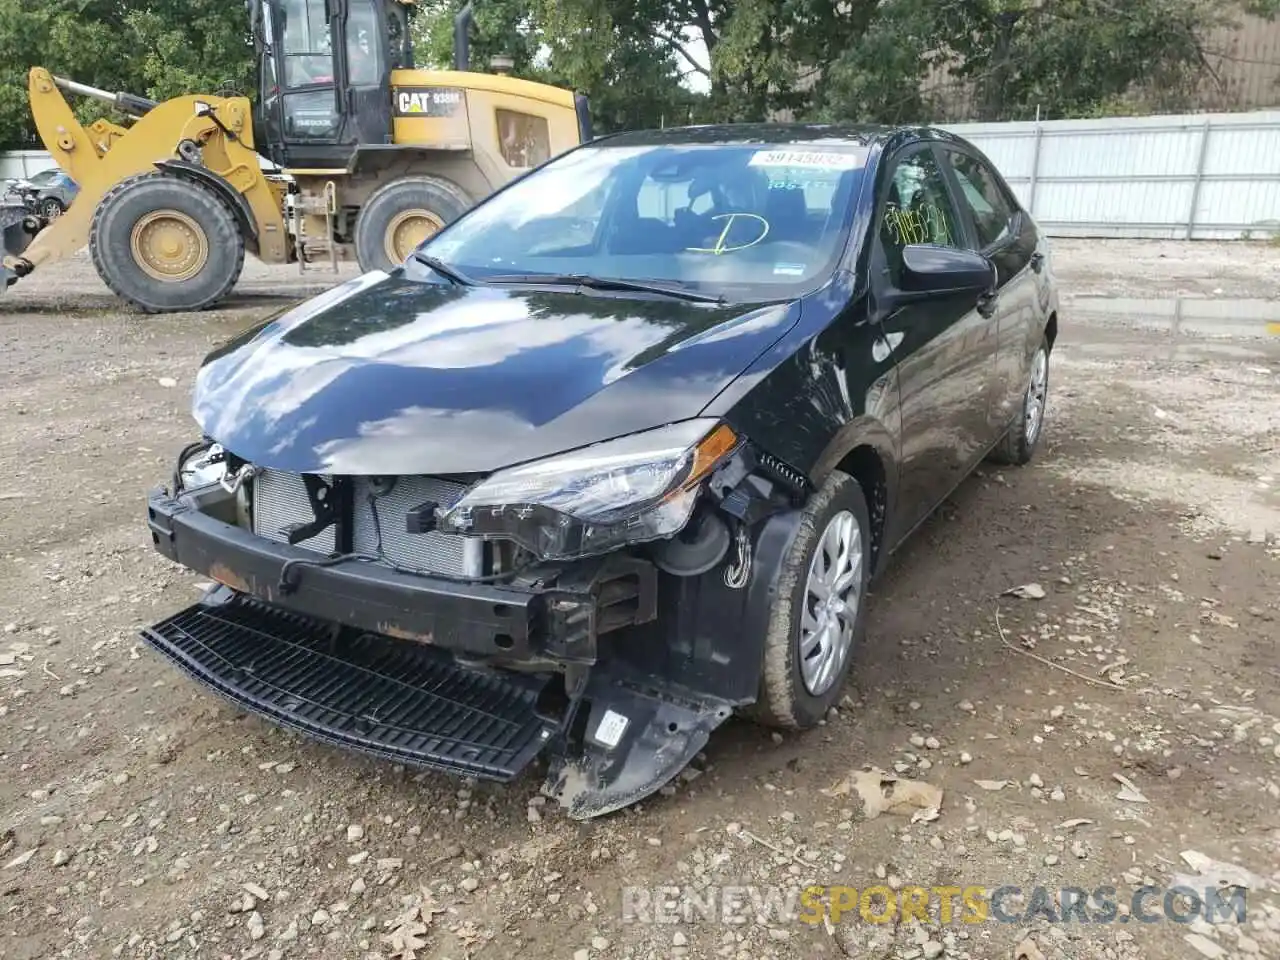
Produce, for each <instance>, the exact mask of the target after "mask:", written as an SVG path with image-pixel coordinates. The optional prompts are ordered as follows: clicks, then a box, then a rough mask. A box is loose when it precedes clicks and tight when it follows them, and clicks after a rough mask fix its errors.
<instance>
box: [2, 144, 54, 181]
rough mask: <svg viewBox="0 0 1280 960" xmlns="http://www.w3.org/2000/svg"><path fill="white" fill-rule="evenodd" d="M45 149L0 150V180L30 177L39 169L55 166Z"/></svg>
mask: <svg viewBox="0 0 1280 960" xmlns="http://www.w3.org/2000/svg"><path fill="white" fill-rule="evenodd" d="M56 166H57V164H56V163H55V162H54V160H53V157H51V156H49V153H48V151H46V150H9V151H6V152H0V180H7V179H9V178H10V177H15V178H16V177H30V176H33V175H35V174H37V173H39V172H40V171H41V170H47V169H49V168H50V167H56Z"/></svg>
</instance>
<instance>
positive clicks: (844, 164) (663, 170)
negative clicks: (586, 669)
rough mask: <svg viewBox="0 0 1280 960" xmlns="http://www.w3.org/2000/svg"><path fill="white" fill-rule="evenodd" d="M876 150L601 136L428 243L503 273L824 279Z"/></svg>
mask: <svg viewBox="0 0 1280 960" xmlns="http://www.w3.org/2000/svg"><path fill="white" fill-rule="evenodd" d="M866 156H867V149H866V148H865V147H862V146H858V145H853V144H846V143H838V144H830V143H823V142H818V143H805V144H798V145H797V144H715V145H694V146H689V145H680V146H671V145H658V146H608V145H603V144H602V145H600V146H590V147H586V148H583V149H579V150H575V151H573V152H572V153H569V154H567V155H565V156H564V157H562V158H560V159H558V160H554V161H552V162H551V163H549V164H547V165H546V166H544V167H542V168H541V169H539V170H537V171H535V172H533V173H531V174H529V175H528V176H526V177H524V178H523V179H521V180H519V181H517V182H516V183H514V184H512V185H511V186H510V187H509V188H508V189H506V190H505V191H503V192H502V193H499V194H496V195H494V196H492V197H490V198H489V199H488V200H487V201H485V202H483V203H481V204H480V205H478V206H476V207H474V208H472V210H471V211H469V212H468V213H466V214H465V215H463V216H462V217H460V218H459V219H458V220H456V221H454V222H453V223H452V224H451V225H450V226H449V227H448V228H446V229H445V230H443V231H441V232H440V233H438V234H436V235H435V236H433V237H431V238H430V239H429V240H427V241H426V242H425V243H424V244H423V245H422V246H421V247H420V248H419V250H420V251H421V252H422V253H424V254H427V255H430V256H432V257H435V258H437V259H439V260H441V261H443V262H444V263H446V264H448V265H449V266H451V267H454V268H456V269H457V270H459V271H461V272H462V273H464V274H466V275H467V276H469V277H472V278H474V279H476V280H478V281H480V282H484V280H485V279H486V278H487V277H494V276H498V275H502V274H588V275H591V276H595V277H607V278H613V279H626V280H651V281H652V280H657V281H666V282H673V283H677V284H681V285H688V286H689V287H691V288H695V289H701V290H704V291H707V292H714V293H717V294H727V295H730V296H734V295H739V296H747V297H750V296H753V295H763V296H766V297H772V296H791V295H795V294H796V293H797V292H799V291H801V290H804V289H809V288H812V287H813V286H814V285H815V281H817V280H819V279H821V278H824V277H825V276H826V275H827V274H828V273H829V272H830V271H831V269H832V268H833V267H834V265H835V261H836V259H837V258H838V257H839V255H840V253H841V252H842V251H843V247H844V239H845V237H846V236H847V233H848V229H849V213H850V211H851V209H852V207H853V202H854V200H855V198H856V196H857V191H858V187H859V185H860V183H861V178H862V174H863V170H864V165H865V162H866Z"/></svg>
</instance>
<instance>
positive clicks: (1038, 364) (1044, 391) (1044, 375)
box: [1024, 347, 1049, 446]
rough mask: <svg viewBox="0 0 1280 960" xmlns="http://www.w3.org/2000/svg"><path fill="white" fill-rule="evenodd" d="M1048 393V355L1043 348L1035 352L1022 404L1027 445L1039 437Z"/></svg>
mask: <svg viewBox="0 0 1280 960" xmlns="http://www.w3.org/2000/svg"><path fill="white" fill-rule="evenodd" d="M1048 393H1049V355H1048V354H1047V353H1045V349H1044V347H1041V348H1040V349H1039V350H1037V351H1036V359H1035V362H1034V363H1033V365H1032V367H1031V384H1030V386H1028V387H1027V398H1026V401H1025V404H1024V413H1025V416H1026V422H1027V423H1026V434H1027V445H1028V446H1030V445H1032V444H1034V443H1035V442H1036V438H1037V437H1038V436H1040V427H1041V425H1042V424H1043V423H1044V409H1045V404H1046V400H1047V397H1048Z"/></svg>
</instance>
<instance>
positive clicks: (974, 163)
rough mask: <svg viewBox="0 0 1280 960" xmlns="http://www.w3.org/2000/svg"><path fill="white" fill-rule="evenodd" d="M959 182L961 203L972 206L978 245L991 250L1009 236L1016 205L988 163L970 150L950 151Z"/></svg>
mask: <svg viewBox="0 0 1280 960" xmlns="http://www.w3.org/2000/svg"><path fill="white" fill-rule="evenodd" d="M947 157H948V159H949V160H950V162H951V169H952V170H953V171H954V172H955V175H956V180H957V181H958V182H959V184H960V196H961V198H962V202H963V203H964V204H965V206H966V207H968V208H969V212H970V214H971V215H972V217H973V225H974V228H975V230H976V231H977V234H978V248H979V249H980V250H988V249H990V248H991V247H994V246H995V245H996V244H998V243H1002V242H1004V241H1005V240H1006V239H1008V238H1009V236H1010V231H1011V230H1012V227H1013V214H1014V210H1015V208H1014V205H1013V202H1012V200H1011V199H1010V198H1009V197H1008V196H1007V195H1006V194H1005V192H1004V190H1003V188H1002V187H1001V186H1000V184H999V182H998V181H997V180H996V178H995V174H994V173H993V171H992V170H991V168H990V167H989V166H987V165H986V164H985V163H983V162H982V161H981V160H979V159H978V158H977V157H973V156H970V155H969V154H967V153H956V152H955V151H954V150H948V151H947Z"/></svg>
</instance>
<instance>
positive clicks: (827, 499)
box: [744, 470, 871, 730]
mask: <svg viewBox="0 0 1280 960" xmlns="http://www.w3.org/2000/svg"><path fill="white" fill-rule="evenodd" d="M870 576H871V522H870V518H869V513H868V511H867V501H866V497H865V496H864V495H863V492H862V487H861V486H860V485H859V483H858V481H857V480H855V479H854V478H853V477H851V476H849V475H848V474H847V473H842V472H840V471H838V470H837V471H833V472H832V474H831V476H830V477H828V478H827V481H826V482H825V483H824V484H823V485H822V488H821V489H820V490H818V492H817V493H816V494H814V495H813V496H812V497H811V498H810V499H809V502H808V504H806V505H805V509H804V516H803V518H802V520H801V522H800V529H799V531H798V532H797V534H796V537H795V539H794V541H793V542H792V544H791V548H790V550H788V552H787V554H786V556H785V557H784V558H783V561H782V570H781V573H780V576H779V578H778V602H777V603H776V604H775V605H774V607H773V610H772V611H771V612H770V615H769V625H768V633H767V634H766V637H765V650H764V659H763V663H762V664H761V678H760V696H759V699H758V700H757V701H756V703H754V704H753V705H752V706H751V707H749V708H748V709H747V710H746V711H744V713H745V715H747V716H749V717H750V718H751V719H754V720H756V721H757V722H759V723H762V724H764V725H766V726H770V727H782V728H790V729H795V730H803V729H807V728H809V727H812V726H815V725H816V724H817V723H818V721H819V720H821V719H822V718H823V717H824V716H825V715H826V713H827V711H828V710H830V709H831V707H832V706H834V705H835V703H836V701H837V700H838V699H839V698H840V692H841V689H842V687H843V686H844V681H845V678H846V677H847V676H848V675H849V669H850V667H851V666H852V664H853V657H854V653H855V652H856V650H857V648H858V647H859V645H860V644H861V641H862V635H863V633H864V632H865V629H866V596H867V585H868V583H869V581H870Z"/></svg>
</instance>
